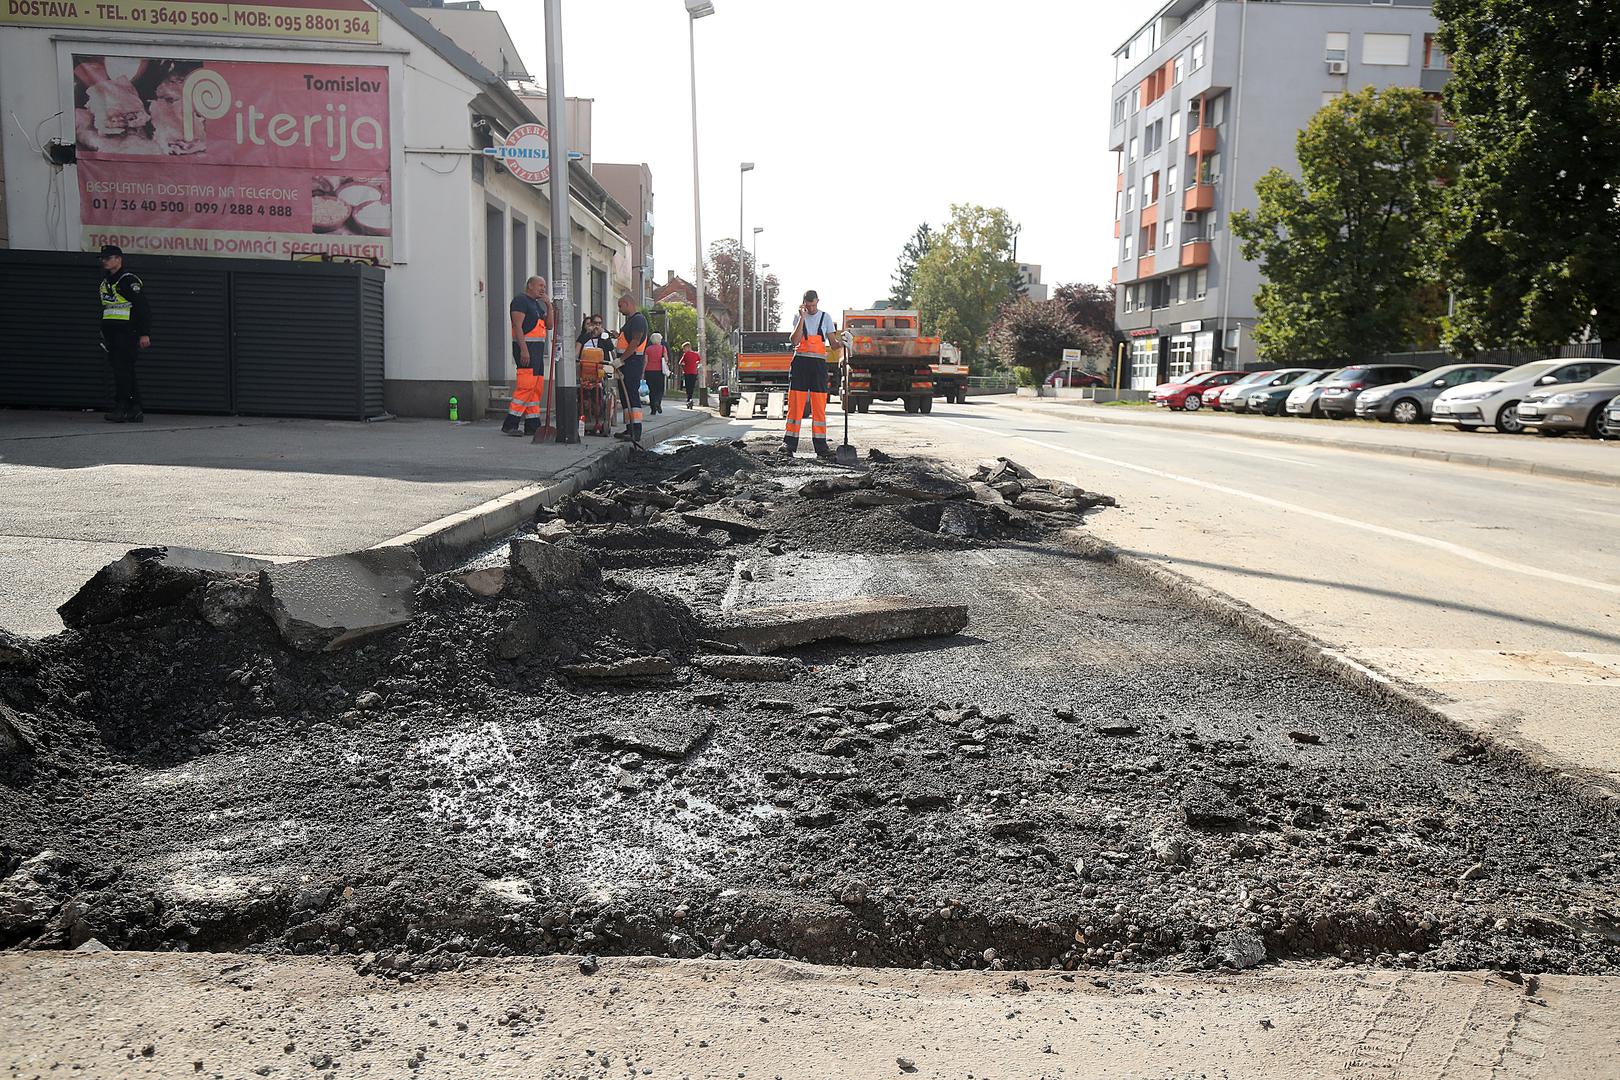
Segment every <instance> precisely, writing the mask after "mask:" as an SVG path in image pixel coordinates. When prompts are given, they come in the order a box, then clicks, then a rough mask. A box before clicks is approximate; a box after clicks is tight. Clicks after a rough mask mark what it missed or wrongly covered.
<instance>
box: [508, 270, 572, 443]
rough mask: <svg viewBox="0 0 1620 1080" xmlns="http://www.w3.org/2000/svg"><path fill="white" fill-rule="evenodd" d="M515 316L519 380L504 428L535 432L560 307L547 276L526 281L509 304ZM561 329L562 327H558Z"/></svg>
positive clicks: (514, 350)
mask: <svg viewBox="0 0 1620 1080" xmlns="http://www.w3.org/2000/svg"><path fill="white" fill-rule="evenodd" d="M507 311H508V313H509V314H510V315H511V319H512V362H513V363H514V364H516V365H517V380H516V382H515V384H514V385H513V387H512V400H511V401H510V402H509V403H508V404H507V406H506V419H505V420H503V421H502V422H501V432H502V433H503V434H506V435H533V434H534V433H535V432H536V431H538V430H539V429H540V402H541V401H543V400H544V399H545V393H546V359H547V357H546V354H547V351H548V346H549V345H550V343H551V342H550V338H549V337H548V336H547V335H548V333H549V331H550V328H551V327H554V326H557V307H556V305H555V304H553V303H552V302H551V295H550V291H549V289H548V287H547V284H546V279H545V278H543V277H532V278H530V279H529V280H528V281H525V282H524V283H523V291H522V292H520V293H518V294H517V295H516V296H514V297H513V298H512V303H511V304H509V305H508V306H507ZM558 330H559V331H560V330H561V327H558Z"/></svg>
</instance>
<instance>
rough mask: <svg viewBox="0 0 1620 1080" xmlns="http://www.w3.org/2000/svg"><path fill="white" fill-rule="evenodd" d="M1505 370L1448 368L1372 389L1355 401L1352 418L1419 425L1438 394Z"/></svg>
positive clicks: (1481, 366) (1499, 367)
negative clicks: (1354, 414) (1354, 411)
mask: <svg viewBox="0 0 1620 1080" xmlns="http://www.w3.org/2000/svg"><path fill="white" fill-rule="evenodd" d="M1507 369H1508V367H1507V365H1506V364H1450V365H1447V366H1446V367H1441V368H1435V369H1434V370H1433V371H1425V372H1424V373H1423V374H1421V375H1419V376H1418V377H1417V378H1415V379H1408V380H1407V381H1406V382H1399V383H1396V384H1394V385H1393V386H1375V387H1373V388H1372V389H1370V390H1363V391H1362V392H1361V396H1360V397H1358V398H1356V415H1357V416H1358V417H1360V418H1361V419H1363V420H1383V421H1385V422H1393V423H1396V424H1421V423H1423V421H1425V420H1427V419H1428V418H1429V409H1430V407H1431V406H1433V405H1434V399H1435V398H1437V397H1439V396H1440V391H1442V390H1449V389H1451V388H1452V387H1453V386H1465V385H1467V384H1468V383H1474V382H1481V381H1483V380H1485V379H1489V378H1490V377H1491V376H1493V375H1497V374H1500V373H1501V372H1504V371H1506V370H1507Z"/></svg>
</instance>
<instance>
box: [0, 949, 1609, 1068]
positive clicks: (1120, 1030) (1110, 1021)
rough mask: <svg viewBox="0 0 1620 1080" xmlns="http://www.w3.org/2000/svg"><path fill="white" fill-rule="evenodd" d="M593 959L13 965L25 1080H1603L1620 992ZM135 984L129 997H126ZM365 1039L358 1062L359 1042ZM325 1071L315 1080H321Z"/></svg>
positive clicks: (3, 1040) (29, 956) (1423, 978)
mask: <svg viewBox="0 0 1620 1080" xmlns="http://www.w3.org/2000/svg"><path fill="white" fill-rule="evenodd" d="M595 970H596V973H595V974H594V975H588V976H587V975H583V974H581V973H580V965H579V958H578V957H564V956H559V957H551V958H546V959H537V960H528V959H518V960H486V961H481V962H480V963H479V964H478V965H477V966H476V967H473V968H471V969H470V970H467V971H463V972H457V973H453V974H441V975H434V976H430V977H428V978H426V979H423V980H421V981H418V982H413V983H410V984H407V985H401V984H399V983H395V982H389V981H385V980H381V979H377V978H368V977H365V976H361V975H358V974H356V973H355V971H354V965H353V962H352V960H351V959H349V958H344V957H333V958H316V957H265V956H247V955H232V954H178V953H118V952H107V953H13V954H9V955H5V956H0V1058H3V1059H4V1060H6V1061H7V1062H8V1063H9V1064H10V1065H11V1066H12V1067H13V1071H14V1072H16V1073H17V1074H18V1075H21V1076H33V1075H35V1074H42V1075H55V1074H56V1073H57V1072H63V1073H68V1072H71V1073H73V1074H74V1075H81V1076H103V1077H112V1076H117V1077H125V1078H130V1080H146V1078H152V1077H172V1076H180V1075H185V1076H193V1075H196V1076H203V1077H236V1076H253V1075H256V1074H258V1073H262V1072H266V1071H267V1070H271V1071H272V1073H267V1074H273V1075H281V1074H283V1073H287V1074H289V1075H297V1074H299V1073H300V1072H302V1073H303V1074H307V1075H311V1076H313V1075H317V1074H320V1073H322V1072H323V1071H332V1070H334V1069H335V1070H337V1075H340V1076H347V1075H388V1076H405V1075H423V1076H433V1077H442V1078H447V1080H462V1078H474V1077H476V1078H484V1077H491V1076H511V1077H518V1076H524V1077H528V1076H533V1077H539V1076H559V1077H560V1076H582V1075H591V1076H597V1075H608V1074H609V1073H615V1074H619V1075H627V1074H628V1073H629V1072H630V1071H632V1070H633V1071H634V1072H636V1073H637V1074H638V1075H639V1074H648V1073H650V1075H652V1076H653V1077H660V1076H687V1077H693V1078H697V1077H705V1078H709V1077H714V1078H718V1077H726V1078H728V1080H730V1078H735V1077H738V1076H744V1077H772V1076H780V1077H826V1078H843V1077H859V1078H862V1080H870V1078H872V1077H885V1076H894V1077H904V1076H916V1077H933V1078H942V1077H951V1078H957V1080H959V1078H962V1077H967V1076H978V1077H1029V1078H1036V1077H1049V1078H1057V1077H1069V1078H1073V1077H1097V1078H1125V1077H1131V1078H1137V1080H1140V1078H1145V1077H1194V1076H1202V1077H1211V1078H1214V1077H1243V1078H1244V1080H1272V1078H1277V1080H1283V1078H1287V1080H1313V1078H1317V1077H1322V1078H1327V1077H1333V1078H1335V1080H1347V1078H1348V1080H1373V1078H1375V1077H1376V1078H1378V1080H1465V1078H1472V1077H1495V1078H1498V1080H1529V1078H1531V1077H1538V1076H1539V1077H1544V1078H1545V1077H1558V1078H1559V1080H1609V1078H1613V1077H1614V1076H1616V1075H1620V1021H1617V1019H1616V1018H1617V1017H1620V979H1616V978H1589V979H1577V978H1565V977H1547V978H1543V979H1541V980H1540V982H1539V985H1538V986H1536V987H1535V989H1534V990H1533V991H1531V992H1528V993H1527V992H1526V990H1527V987H1526V986H1524V985H1519V984H1515V983H1512V982H1509V981H1507V980H1505V979H1502V978H1499V977H1497V976H1494V975H1490V974H1484V973H1466V972H1464V973H1447V974H1438V973H1431V974H1415V973H1410V972H1393V971H1374V972H1367V971H1323V970H1320V969H1289V968H1284V969H1271V970H1262V971H1255V972H1247V973H1244V974H1240V975H1235V976H1208V977H1199V976H1163V977H1153V976H1119V975H1099V976H1089V975H1084V974H1081V975H1060V974H1058V973H1055V972H1028V973H1020V974H1017V975H1015V974H1013V973H1010V972H993V971H985V972H955V973H944V972H924V971H905V970H898V971H897V970H859V969H853V968H818V967H811V966H808V965H803V964H790V963H780V962H775V961H757V960H751V961H741V962H732V963H704V962H701V961H664V960H648V959H618V958H607V959H604V960H603V961H602V962H601V964H600V967H599V968H596V969H595ZM131 987H139V993H131V992H130V988H131ZM357 1030H364V1032H365V1034H366V1037H365V1038H364V1039H357V1038H355V1037H354V1034H353V1033H354V1032H355V1031H357ZM312 1062H314V1063H317V1064H314V1065H312V1064H311V1063H312Z"/></svg>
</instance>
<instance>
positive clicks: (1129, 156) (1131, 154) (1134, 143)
mask: <svg viewBox="0 0 1620 1080" xmlns="http://www.w3.org/2000/svg"><path fill="white" fill-rule="evenodd" d="M1141 145H1142V143H1141V140H1140V139H1132V140H1131V148H1130V150H1129V151H1128V152H1127V153H1126V155H1125V160H1127V161H1135V160H1136V152H1137V150H1138V149H1140V148H1141Z"/></svg>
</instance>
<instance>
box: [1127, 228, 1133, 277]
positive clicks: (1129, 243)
mask: <svg viewBox="0 0 1620 1080" xmlns="http://www.w3.org/2000/svg"><path fill="white" fill-rule="evenodd" d="M1125 261H1126V262H1130V261H1131V238H1130V237H1129V236H1127V237H1126V238H1125ZM1132 276H1135V275H1132Z"/></svg>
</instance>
